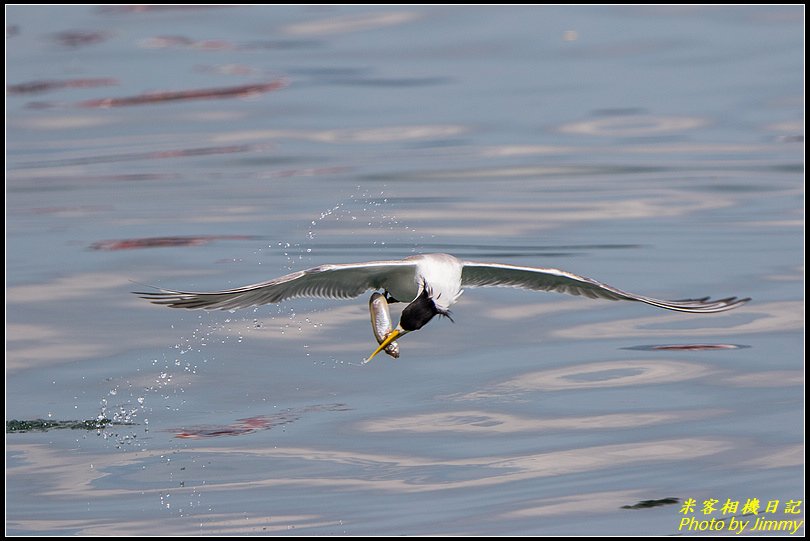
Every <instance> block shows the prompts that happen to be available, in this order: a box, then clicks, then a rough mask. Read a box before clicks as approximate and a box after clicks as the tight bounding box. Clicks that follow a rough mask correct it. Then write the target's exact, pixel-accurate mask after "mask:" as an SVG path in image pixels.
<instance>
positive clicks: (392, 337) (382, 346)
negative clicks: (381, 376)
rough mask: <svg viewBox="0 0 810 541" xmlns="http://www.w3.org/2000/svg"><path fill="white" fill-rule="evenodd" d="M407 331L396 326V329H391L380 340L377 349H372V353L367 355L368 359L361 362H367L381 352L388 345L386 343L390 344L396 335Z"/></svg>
mask: <svg viewBox="0 0 810 541" xmlns="http://www.w3.org/2000/svg"><path fill="white" fill-rule="evenodd" d="M408 332H409V331H406V330H403V329H402V328H401V327H397V328H396V329H394V330H393V331H391V333H390V334H389V335H388V336H386V337H385V340H383V341H382V343H381V344H380V346H379V347H378V348H377V349H375V350H374V353H372V354H371V355H369V357H368V359H366V360H365V361H363V364H365V363H367V362H369V361H370V360H371V359H373V358H374V356H375V355H377V354H378V353H379V352H381V351H382V350H384V349H385V348H386V347H388V345H389V344H391V343H392V342H393V341H394V340H396V339H397V338H398V337H400V336H402V335H403V334H407V333H408Z"/></svg>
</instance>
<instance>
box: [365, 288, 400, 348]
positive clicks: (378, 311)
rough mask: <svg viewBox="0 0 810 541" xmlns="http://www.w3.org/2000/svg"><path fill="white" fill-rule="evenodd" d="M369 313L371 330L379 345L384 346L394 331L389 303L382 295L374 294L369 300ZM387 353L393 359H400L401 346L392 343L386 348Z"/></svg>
mask: <svg viewBox="0 0 810 541" xmlns="http://www.w3.org/2000/svg"><path fill="white" fill-rule="evenodd" d="M368 311H369V313H370V314H371V328H372V329H373V330H374V338H376V339H377V343H378V344H382V343H383V340H385V337H386V336H388V335H389V334H390V333H391V331H392V330H393V329H394V327H393V325H391V314H390V313H389V312H388V301H387V300H385V296H384V295H382V294H381V293H374V294H372V295H371V298H370V299H369V300H368ZM385 352H386V353H387V354H389V355H390V356H391V357H393V358H395V359H396V358H398V357H399V344H397V343H396V341H394V342H391V343H390V344H388V345H387V346H386V348H385Z"/></svg>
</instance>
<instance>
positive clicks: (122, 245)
mask: <svg viewBox="0 0 810 541" xmlns="http://www.w3.org/2000/svg"><path fill="white" fill-rule="evenodd" d="M257 238H259V237H256V236H254V235H203V236H196V237H145V238H140V239H121V240H102V241H98V242H94V243H93V244H91V245H90V249H91V250H104V251H116V250H137V249H141V248H167V247H180V246H202V245H203V244H208V243H209V242H213V241H215V240H254V239H257Z"/></svg>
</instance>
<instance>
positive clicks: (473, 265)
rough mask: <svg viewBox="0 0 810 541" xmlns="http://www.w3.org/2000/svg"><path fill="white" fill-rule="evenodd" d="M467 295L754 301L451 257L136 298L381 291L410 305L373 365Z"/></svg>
mask: <svg viewBox="0 0 810 541" xmlns="http://www.w3.org/2000/svg"><path fill="white" fill-rule="evenodd" d="M465 287H467V288H474V287H515V288H521V289H527V290H532V291H557V292H559V293H569V294H571V295H584V296H586V297H590V298H592V299H607V300H614V301H615V300H626V301H636V302H643V303H646V304H650V305H652V306H657V307H659V308H665V309H667V310H676V311H679V312H691V313H697V314H711V313H715V312H723V311H725V310H731V309H732V308H736V307H738V306H740V305H741V304H743V303H746V302H748V301H749V300H751V299H750V298H744V299H738V298H737V297H728V298H725V299H719V300H710V298H709V297H703V298H699V299H681V300H674V301H665V300H658V299H654V298H652V297H646V296H644V295H636V294H635V293H628V292H626V291H622V290H620V289H617V288H615V287H612V286H609V285H607V284H603V283H601V282H598V281H596V280H593V279H591V278H586V277H584V276H577V275H576V274H572V273H570V272H566V271H562V270H558V269H546V268H537V267H522V266H517V265H507V264H504V263H480V262H477V261H462V260H460V259H457V258H455V257H453V256H451V255H448V254H420V255H414V256H410V257H406V258H405V259H402V260H394V261H370V262H367V263H345V264H329V265H320V266H318V267H313V268H311V269H307V270H301V271H297V272H293V273H291V274H287V275H285V276H281V277H279V278H275V279H273V280H270V281H267V282H261V283H258V284H253V285H248V286H242V287H237V288H234V289H227V290H224V291H215V292H210V293H203V292H190V291H173V290H170V289H158V290H157V291H154V292H135V294H136V295H140V296H141V297H142V298H144V299H147V300H149V301H151V302H153V303H154V304H163V305H166V306H170V307H172V308H189V309H196V308H203V309H207V310H234V309H238V308H248V307H250V306H257V305H262V304H268V303H277V302H282V301H285V300H287V299H295V298H299V297H317V298H326V299H352V298H355V297H358V296H360V295H362V294H363V293H365V292H366V291H368V290H375V291H383V292H384V296H385V300H386V301H388V302H390V303H392V302H407V303H408V305H407V306H406V307H405V308H404V309H403V310H402V314H401V316H400V319H399V324H398V325H397V327H396V328H395V329H393V330H391V331H390V332H389V333H388V335H387V336H386V337H384V339H383V340H382V342H380V345H379V347H378V348H377V349H376V350H375V351H374V353H372V354H371V355H370V356H369V357H368V359H366V362H368V361H370V360H371V359H372V358H373V357H374V356H375V355H377V354H378V353H379V352H380V351H382V350H384V349H386V348H388V346H389V345H390V344H391V343H392V342H394V341H395V340H396V339H397V338H400V337H402V336H403V335H405V334H408V333H410V332H413V331H418V330H419V329H421V328H422V327H424V326H425V325H427V323H428V322H429V321H430V320H431V319H433V318H434V317H436V316H444V317H448V318H450V319H451V320H452V318H451V316H450V307H451V306H452V305H453V304H455V303H456V301H458V299H459V297H460V296H461V294H462V292H463V290H462V288H465ZM372 300H374V299H372ZM371 306H373V303H372V305H371ZM373 316H374V311H373V310H372V317H373ZM377 333H378V330H377V328H376V327H375V334H377ZM378 341H379V337H378ZM389 352H390V348H389Z"/></svg>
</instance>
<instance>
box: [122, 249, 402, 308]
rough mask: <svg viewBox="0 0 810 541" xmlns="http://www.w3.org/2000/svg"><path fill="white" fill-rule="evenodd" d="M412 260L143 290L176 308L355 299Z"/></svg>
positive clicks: (398, 274)
mask: <svg viewBox="0 0 810 541" xmlns="http://www.w3.org/2000/svg"><path fill="white" fill-rule="evenodd" d="M415 267H416V265H415V263H413V262H410V261H372V262H369V263H350V264H339V265H321V266H319V267H314V268H311V269H307V270H302V271H297V272H293V273H290V274H287V275H285V276H281V277H279V278H275V279H273V280H269V281H267V282H261V283H259V284H253V285H249V286H243V287H237V288H235V289H228V290H225V291H214V292H210V293H205V292H191V291H174V290H171V289H158V290H157V291H153V292H139V291H136V292H135V294H136V295H140V296H141V297H142V298H144V299H147V300H149V301H151V302H153V303H155V304H164V305H167V306H170V307H172V308H191V309H194V308H205V309H207V310H234V309H237V308H247V307H249V306H256V305H260V304H268V303H275V302H281V301H284V300H287V299H295V298H298V297H317V298H323V299H351V298H354V297H357V296H359V295H362V294H363V293H364V292H365V291H368V290H369V289H386V283H387V282H388V281H390V280H396V279H401V280H405V279H407V278H408V276H410V275H412V274H413V272H414V270H415Z"/></svg>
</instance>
